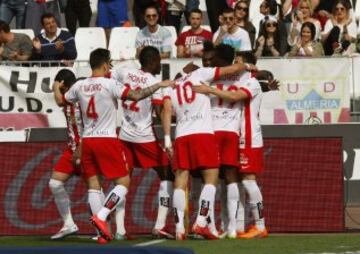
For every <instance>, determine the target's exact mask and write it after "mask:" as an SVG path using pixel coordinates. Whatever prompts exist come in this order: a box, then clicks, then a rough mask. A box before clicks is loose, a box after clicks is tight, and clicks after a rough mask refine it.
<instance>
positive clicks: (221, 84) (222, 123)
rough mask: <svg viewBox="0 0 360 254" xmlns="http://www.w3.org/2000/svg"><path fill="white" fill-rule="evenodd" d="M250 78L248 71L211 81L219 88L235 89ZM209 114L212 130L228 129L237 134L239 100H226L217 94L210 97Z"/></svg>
mask: <svg viewBox="0 0 360 254" xmlns="http://www.w3.org/2000/svg"><path fill="white" fill-rule="evenodd" d="M249 78H250V72H242V73H240V74H235V75H229V76H225V77H222V78H220V79H219V80H217V81H214V82H212V83H211V85H212V86H215V87H216V88H218V89H220V90H226V91H237V90H238V89H240V87H241V86H242V85H244V84H245V83H246V82H247V81H248V79H249ZM211 115H212V121H213V127H214V131H229V132H234V133H236V134H237V135H239V132H240V115H241V103H240V102H227V101H225V100H223V99H221V98H219V97H217V96H212V97H211Z"/></svg>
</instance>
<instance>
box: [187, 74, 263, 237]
mask: <svg viewBox="0 0 360 254" xmlns="http://www.w3.org/2000/svg"><path fill="white" fill-rule="evenodd" d="M194 90H195V91H197V92H199V93H204V94H212V95H216V96H218V97H219V98H221V99H224V100H227V101H229V102H237V101H240V100H241V101H243V102H242V104H243V105H242V108H241V125H240V172H241V173H242V174H243V177H242V179H243V180H242V184H243V186H244V188H245V190H246V192H247V193H248V196H249V204H250V206H251V208H250V209H251V212H252V215H253V218H254V219H255V226H254V227H251V228H250V229H249V231H248V232H246V233H240V234H238V237H239V238H245V239H249V238H255V237H257V238H259V237H260V238H261V237H266V236H267V235H268V232H267V229H266V227H265V220H264V217H263V198H262V195H261V191H260V189H259V187H258V185H257V183H256V175H257V174H259V173H262V171H263V167H264V165H263V161H264V157H263V140H262V133H261V126H260V120H259V111H260V104H261V98H262V88H261V85H260V83H259V82H258V81H257V79H256V78H250V79H248V81H247V82H245V83H244V84H243V85H242V87H241V88H240V89H239V90H237V91H235V92H229V91H224V90H221V89H218V88H215V87H209V86H206V85H202V86H198V87H195V88H194ZM237 227H239V226H238V225H237ZM242 227H244V226H242Z"/></svg>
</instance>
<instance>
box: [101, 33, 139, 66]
mask: <svg viewBox="0 0 360 254" xmlns="http://www.w3.org/2000/svg"><path fill="white" fill-rule="evenodd" d="M138 31H139V28H138V27H116V28H113V29H112V30H111V34H110V40H109V47H108V49H109V50H110V52H111V57H112V59H113V60H121V59H134V58H135V54H136V49H135V39H136V34H137V32H138Z"/></svg>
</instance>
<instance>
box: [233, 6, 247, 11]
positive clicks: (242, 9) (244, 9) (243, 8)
mask: <svg viewBox="0 0 360 254" xmlns="http://www.w3.org/2000/svg"><path fill="white" fill-rule="evenodd" d="M235 9H236V10H238V11H245V12H247V11H248V10H249V8H246V7H240V6H238V7H236V8H235Z"/></svg>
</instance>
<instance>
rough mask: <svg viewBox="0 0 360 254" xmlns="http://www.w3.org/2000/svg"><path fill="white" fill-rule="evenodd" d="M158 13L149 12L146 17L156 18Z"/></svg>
mask: <svg viewBox="0 0 360 254" xmlns="http://www.w3.org/2000/svg"><path fill="white" fill-rule="evenodd" d="M157 16H158V15H157V14H148V15H146V16H145V17H147V18H156V17H157Z"/></svg>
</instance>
